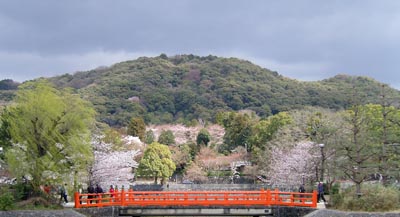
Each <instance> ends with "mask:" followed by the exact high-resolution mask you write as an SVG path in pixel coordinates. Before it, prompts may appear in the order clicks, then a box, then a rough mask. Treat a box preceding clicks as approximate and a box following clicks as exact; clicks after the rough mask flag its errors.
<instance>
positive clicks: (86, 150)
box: [3, 80, 95, 192]
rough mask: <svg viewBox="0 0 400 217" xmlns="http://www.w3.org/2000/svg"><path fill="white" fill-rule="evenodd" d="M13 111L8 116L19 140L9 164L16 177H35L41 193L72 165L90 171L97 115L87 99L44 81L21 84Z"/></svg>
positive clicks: (14, 138)
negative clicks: (92, 138)
mask: <svg viewBox="0 0 400 217" xmlns="http://www.w3.org/2000/svg"><path fill="white" fill-rule="evenodd" d="M7 110H8V112H7V113H5V114H3V118H4V119H5V120H6V121H7V122H8V123H9V127H8V130H9V132H10V135H11V138H12V144H13V145H12V147H11V148H9V149H8V150H7V152H6V160H7V164H8V166H9V169H10V171H11V172H12V173H13V175H14V176H15V177H23V176H25V177H30V184H31V185H32V187H33V189H34V191H35V192H39V191H40V189H39V186H40V185H41V184H42V183H51V182H57V179H61V177H62V176H63V175H64V174H70V173H71V169H73V170H77V171H78V170H85V169H86V165H87V163H88V162H90V159H91V158H92V149H91V146H90V135H91V134H90V133H91V132H90V127H91V126H92V124H93V123H94V114H95V113H94V111H93V109H92V108H91V107H90V105H89V104H88V103H87V102H86V101H84V100H82V99H80V98H79V97H78V96H77V95H74V94H72V93H70V92H68V91H59V90H56V89H55V88H53V87H52V86H51V85H50V84H49V83H48V82H45V81H43V80H40V81H38V82H27V83H25V84H23V85H21V86H20V89H19V90H18V92H17V98H16V100H15V104H13V105H10V106H9V107H8V108H7Z"/></svg>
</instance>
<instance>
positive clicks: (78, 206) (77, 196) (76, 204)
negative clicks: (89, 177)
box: [74, 192, 82, 208]
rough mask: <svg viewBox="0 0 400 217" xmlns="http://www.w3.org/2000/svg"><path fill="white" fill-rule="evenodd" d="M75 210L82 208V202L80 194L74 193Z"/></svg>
mask: <svg viewBox="0 0 400 217" xmlns="http://www.w3.org/2000/svg"><path fill="white" fill-rule="evenodd" d="M74 201H75V208H81V206H82V205H81V202H80V199H79V192H75V193H74Z"/></svg>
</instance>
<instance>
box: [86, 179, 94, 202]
mask: <svg viewBox="0 0 400 217" xmlns="http://www.w3.org/2000/svg"><path fill="white" fill-rule="evenodd" d="M87 192H88V196H87V199H88V202H89V203H90V204H91V203H92V202H93V194H94V187H93V185H92V184H89V186H88V188H87Z"/></svg>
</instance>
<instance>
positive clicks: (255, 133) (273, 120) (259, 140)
mask: <svg viewBox="0 0 400 217" xmlns="http://www.w3.org/2000/svg"><path fill="white" fill-rule="evenodd" d="M292 122H293V121H292V118H291V116H290V115H289V114H288V113H287V112H280V113H278V114H276V115H273V116H270V117H268V118H267V119H266V120H261V121H257V122H255V123H254V125H253V126H252V134H251V137H250V139H249V144H248V145H249V146H248V149H249V150H251V151H252V152H258V151H263V150H264V149H265V144H266V143H267V142H268V141H270V140H271V139H272V138H273V136H274V135H275V133H276V132H277V131H278V130H279V129H280V128H282V127H283V126H285V125H287V124H290V123H292Z"/></svg>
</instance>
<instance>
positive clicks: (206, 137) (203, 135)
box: [196, 128, 211, 146]
mask: <svg viewBox="0 0 400 217" xmlns="http://www.w3.org/2000/svg"><path fill="white" fill-rule="evenodd" d="M210 140H211V136H210V133H209V132H208V130H207V129H205V128H203V129H201V130H200V131H199V133H198V134H197V138H196V143H197V145H205V146H207V145H208V143H209V142H210Z"/></svg>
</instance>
